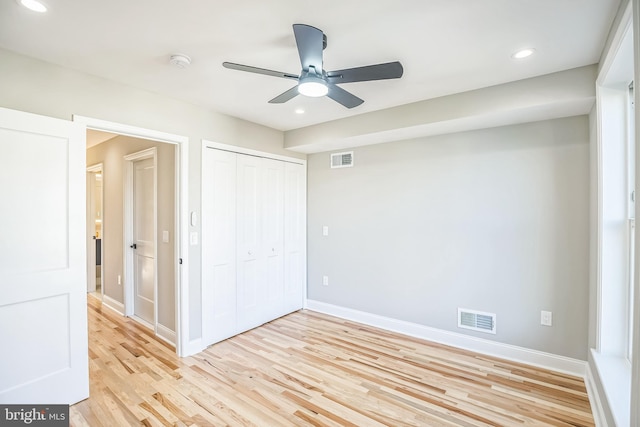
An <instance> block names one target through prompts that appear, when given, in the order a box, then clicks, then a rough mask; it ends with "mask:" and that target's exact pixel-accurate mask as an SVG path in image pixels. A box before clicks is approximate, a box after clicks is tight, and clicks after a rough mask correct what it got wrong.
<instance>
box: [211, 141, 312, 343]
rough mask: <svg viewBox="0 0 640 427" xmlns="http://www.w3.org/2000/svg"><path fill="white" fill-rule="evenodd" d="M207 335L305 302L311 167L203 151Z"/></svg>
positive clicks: (236, 329)
mask: <svg viewBox="0 0 640 427" xmlns="http://www.w3.org/2000/svg"><path fill="white" fill-rule="evenodd" d="M202 172H203V173H202V175H203V184H202V186H203V201H202V203H203V204H202V254H203V267H202V308H203V315H202V321H203V338H204V341H205V344H207V345H208V344H212V343H214V342H217V341H220V340H222V339H225V338H228V337H230V336H232V335H235V334H237V333H240V332H243V331H246V330H248V329H251V328H254V327H256V326H259V325H261V324H263V323H266V322H268V321H271V320H273V319H276V318H278V317H280V316H282V315H284V314H287V313H290V312H292V311H295V310H298V309H300V308H302V304H303V297H304V287H305V283H306V280H305V276H306V268H305V266H306V264H305V262H306V259H305V258H306V257H305V251H304V248H305V238H304V237H305V204H306V200H305V188H306V183H305V168H304V165H302V164H297V163H290V162H285V161H280V160H273V159H269V158H264V157H258V156H252V155H245V154H238V153H232V152H229V151H223V150H217V149H211V148H208V149H206V150H205V151H204V153H203V171H202Z"/></svg>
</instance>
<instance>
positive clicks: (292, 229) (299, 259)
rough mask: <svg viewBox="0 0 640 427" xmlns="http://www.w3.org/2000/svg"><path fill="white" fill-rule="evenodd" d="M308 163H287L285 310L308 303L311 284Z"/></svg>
mask: <svg viewBox="0 0 640 427" xmlns="http://www.w3.org/2000/svg"><path fill="white" fill-rule="evenodd" d="M306 176H307V174H306V168H305V166H304V165H301V164H297V163H290V162H287V163H286V164H285V186H284V188H285V189H284V224H285V225H284V312H285V313H291V312H292V311H295V310H299V309H300V308H302V306H303V305H304V297H305V289H306V287H307V285H306V283H307V268H306V266H307V255H306V247H307V244H306V233H307V222H306V218H307V212H306V200H307V198H306V191H307V178H306Z"/></svg>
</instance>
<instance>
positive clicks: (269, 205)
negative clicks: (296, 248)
mask: <svg viewBox="0 0 640 427" xmlns="http://www.w3.org/2000/svg"><path fill="white" fill-rule="evenodd" d="M261 163H262V173H263V179H262V181H263V186H262V191H261V193H262V194H261V197H262V215H261V216H262V221H263V239H264V245H263V246H264V256H265V270H266V274H265V277H264V279H263V281H264V282H265V288H266V289H265V300H264V319H263V321H265V322H268V321H270V320H273V319H275V318H277V317H280V316H282V314H283V309H284V299H283V297H284V165H285V163H284V162H281V161H278V160H271V159H262V162H261Z"/></svg>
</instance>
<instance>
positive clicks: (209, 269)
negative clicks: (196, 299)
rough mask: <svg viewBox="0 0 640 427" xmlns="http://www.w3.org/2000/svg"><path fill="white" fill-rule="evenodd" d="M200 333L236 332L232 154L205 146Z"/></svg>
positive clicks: (216, 337) (214, 336) (209, 336)
mask: <svg viewBox="0 0 640 427" xmlns="http://www.w3.org/2000/svg"><path fill="white" fill-rule="evenodd" d="M202 242H203V244H202V323H203V326H202V334H203V339H204V341H205V344H207V345H208V344H212V343H214V342H217V341H220V340H222V339H225V338H228V337H230V336H232V335H234V334H235V333H236V330H237V325H236V264H237V262H236V154H235V153H229V152H226V151H221V150H214V149H206V150H205V151H204V153H203V161H202Z"/></svg>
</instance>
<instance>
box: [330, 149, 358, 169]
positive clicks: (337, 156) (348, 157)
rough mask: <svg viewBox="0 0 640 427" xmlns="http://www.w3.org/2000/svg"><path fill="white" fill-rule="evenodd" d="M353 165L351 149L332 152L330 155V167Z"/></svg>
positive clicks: (348, 166)
mask: <svg viewBox="0 0 640 427" xmlns="http://www.w3.org/2000/svg"><path fill="white" fill-rule="evenodd" d="M352 166H353V151H348V152H345V153H333V154H332V155H331V169H335V168H350V167H352Z"/></svg>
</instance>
